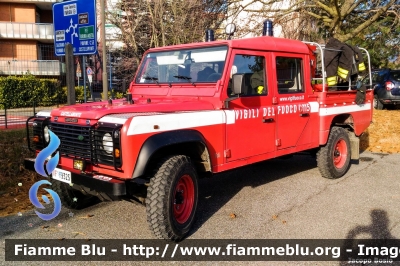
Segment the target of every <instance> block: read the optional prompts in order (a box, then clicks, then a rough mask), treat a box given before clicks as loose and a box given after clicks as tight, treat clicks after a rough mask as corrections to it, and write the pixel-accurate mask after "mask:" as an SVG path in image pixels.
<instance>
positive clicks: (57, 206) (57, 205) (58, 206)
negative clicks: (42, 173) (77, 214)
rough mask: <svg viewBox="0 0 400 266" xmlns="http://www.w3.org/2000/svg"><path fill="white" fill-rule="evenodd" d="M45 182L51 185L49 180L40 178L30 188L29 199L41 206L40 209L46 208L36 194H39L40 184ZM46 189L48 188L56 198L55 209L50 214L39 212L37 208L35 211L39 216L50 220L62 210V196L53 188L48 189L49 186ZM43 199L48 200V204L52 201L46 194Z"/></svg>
mask: <svg viewBox="0 0 400 266" xmlns="http://www.w3.org/2000/svg"><path fill="white" fill-rule="evenodd" d="M43 184H48V185H51V183H50V182H49V181H47V180H40V181H38V182H36V183H35V184H33V186H32V187H31V188H30V189H29V199H30V201H31V202H32V204H33V205H34V206H35V207H36V208H39V209H44V207H43V205H42V204H41V203H40V202H39V200H38V198H37V196H36V195H37V192H38V189H39V186H40V185H43ZM44 190H46V191H47V192H48V193H49V194H50V195H51V197H52V198H53V200H54V211H53V212H52V213H50V214H43V213H40V212H38V211H36V210H35V212H36V214H37V216H39V217H40V218H41V219H42V220H46V221H48V220H51V219H53V218H54V217H56V216H57V215H58V214H59V213H60V211H61V200H60V197H59V196H58V194H57V193H56V192H54V191H53V190H51V189H47V188H45V189H44ZM42 199H43V200H44V202H46V204H49V203H50V201H49V198H48V197H47V196H46V195H42Z"/></svg>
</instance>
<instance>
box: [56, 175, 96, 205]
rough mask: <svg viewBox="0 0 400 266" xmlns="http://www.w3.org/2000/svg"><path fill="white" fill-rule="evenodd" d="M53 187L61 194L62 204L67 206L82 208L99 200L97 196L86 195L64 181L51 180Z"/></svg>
mask: <svg viewBox="0 0 400 266" xmlns="http://www.w3.org/2000/svg"><path fill="white" fill-rule="evenodd" d="M51 189H52V190H54V191H55V192H56V193H57V194H58V196H60V199H61V204H62V205H64V206H65V207H67V208H71V209H75V210H80V209H83V208H85V207H87V206H89V205H91V204H94V203H96V202H98V201H99V199H98V198H97V197H96V196H92V195H85V194H83V193H82V192H80V191H78V190H75V189H72V188H69V184H66V183H63V182H59V181H55V180H51Z"/></svg>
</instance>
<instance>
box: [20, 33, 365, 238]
mask: <svg viewBox="0 0 400 266" xmlns="http://www.w3.org/2000/svg"><path fill="white" fill-rule="evenodd" d="M325 49H326V48H325V47H324V46H322V45H319V44H317V43H304V42H301V41H297V40H289V39H283V38H275V37H272V36H261V37H255V38H246V39H233V40H219V41H207V42H202V43H191V44H183V45H176V46H169V47H160V48H154V49H150V50H149V51H147V52H146V53H145V55H144V57H143V60H142V63H141V64H140V67H139V69H138V71H137V74H136V76H135V78H134V80H133V81H132V83H131V84H130V87H129V91H128V94H127V97H126V98H125V99H121V100H109V101H107V102H93V103H87V104H79V105H70V106H64V107H61V108H58V109H54V110H52V111H48V112H47V111H41V112H39V113H37V114H36V115H35V117H33V118H30V120H29V123H30V124H33V138H30V139H29V141H30V142H32V141H33V143H30V147H32V148H33V149H34V150H35V151H36V153H38V152H40V151H41V150H42V149H43V148H45V147H46V146H47V145H48V143H49V141H51V140H50V137H49V131H51V132H53V133H55V134H56V135H57V136H58V138H59V139H60V141H61V144H60V146H59V149H58V152H59V154H60V159H59V163H58V166H57V168H56V170H55V171H53V173H52V180H51V182H52V189H53V190H55V191H56V192H57V193H58V194H59V195H60V198H61V199H62V201H63V203H64V204H65V205H66V206H68V207H71V208H81V207H82V206H84V204H85V203H86V202H87V201H90V200H91V199H92V198H93V197H95V198H100V199H102V200H120V199H127V198H134V199H137V200H138V201H140V202H142V203H144V204H145V205H146V210H147V220H148V223H149V226H150V229H151V231H152V232H153V233H154V235H155V236H156V237H157V238H161V239H171V240H175V241H179V240H181V239H182V238H184V237H185V235H186V234H187V233H188V232H189V230H190V228H191V226H192V224H193V222H194V219H195V213H196V207H197V203H198V179H199V178H201V177H204V176H212V174H215V173H220V172H223V171H227V170H231V169H234V168H237V167H241V166H244V165H249V164H252V163H256V162H260V161H263V160H268V159H271V158H276V157H279V156H284V155H290V154H294V153H298V152H306V151H309V152H310V154H314V155H315V154H316V157H317V165H318V168H319V170H320V173H321V175H322V176H323V177H325V178H339V177H341V176H343V175H345V173H346V172H347V170H348V169H349V167H350V161H351V159H358V158H359V136H360V135H361V134H362V133H363V131H364V130H365V129H366V128H367V127H368V126H369V124H370V123H371V120H372V99H373V91H372V90H364V91H362V90H360V89H355V85H354V80H353V81H351V79H350V80H349V82H348V85H346V86H345V87H344V88H343V87H341V86H330V85H329V84H328V83H327V81H326V74H325V72H326V70H325V66H324V53H325ZM331 50H334V49H331ZM363 51H364V55H367V56H364V58H365V59H366V60H367V59H368V62H369V56H368V53H367V51H366V50H363ZM337 52H338V53H339V54H340V53H341V51H340V50H338V51H337ZM368 65H370V64H369V63H368ZM367 71H369V70H367ZM346 84H347V83H346ZM328 85H329V86H328ZM360 92H361V93H362V95H363V97H362V98H361V101H360V100H359V99H358V100H356V98H357V95H358V94H359V93H360ZM31 130H32V129H31ZM31 132H32V131H31ZM31 134H32V133H31ZM30 137H32V135H30ZM34 160H35V159H32V158H27V159H26V160H25V165H26V167H27V168H28V169H32V170H33V169H34V167H33V165H34Z"/></svg>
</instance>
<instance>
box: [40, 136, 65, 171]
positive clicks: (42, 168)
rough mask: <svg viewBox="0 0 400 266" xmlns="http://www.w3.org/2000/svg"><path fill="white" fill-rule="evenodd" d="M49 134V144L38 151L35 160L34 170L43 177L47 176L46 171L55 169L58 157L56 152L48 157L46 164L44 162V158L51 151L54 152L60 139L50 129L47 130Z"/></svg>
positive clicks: (50, 153)
mask: <svg viewBox="0 0 400 266" xmlns="http://www.w3.org/2000/svg"><path fill="white" fill-rule="evenodd" d="M49 134H50V143H49V145H48V146H47V147H46V148H44V149H43V150H41V151H40V152H39V154H38V155H37V157H36V161H35V170H36V172H37V173H38V174H40V175H42V176H44V177H49V174H48V173H51V172H53V170H54V169H56V166H57V164H58V160H59V157H60V156H59V154H58V152H57V153H56V155H55V156H54V157H52V158H50V160H49V161H48V162H47V164H45V163H44V162H45V161H46V159H47V158H48V157H49V156H51V155H52V154H53V152H55V151H56V150H57V149H58V147H59V146H60V139H59V138H58V137H57V136H56V135H55V134H54V133H53V132H52V131H51V130H49Z"/></svg>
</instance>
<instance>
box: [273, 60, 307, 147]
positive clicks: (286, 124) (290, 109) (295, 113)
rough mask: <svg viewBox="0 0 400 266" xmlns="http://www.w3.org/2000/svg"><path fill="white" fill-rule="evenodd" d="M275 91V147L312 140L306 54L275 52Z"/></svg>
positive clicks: (296, 144) (305, 142)
mask: <svg viewBox="0 0 400 266" xmlns="http://www.w3.org/2000/svg"><path fill="white" fill-rule="evenodd" d="M272 58H273V65H274V66H275V71H274V72H275V81H274V84H273V89H274V91H275V93H276V103H277V104H276V117H277V118H276V123H277V125H276V127H277V128H276V146H277V149H278V150H279V149H286V148H290V147H295V146H298V145H303V144H307V143H309V142H310V141H311V137H312V134H311V133H312V132H311V127H310V126H308V123H309V121H310V116H311V106H310V104H309V101H308V95H306V94H307V91H306V86H305V85H306V84H305V68H304V67H305V65H304V64H305V62H306V60H305V56H304V55H296V54H286V53H274V54H273V56H272Z"/></svg>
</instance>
